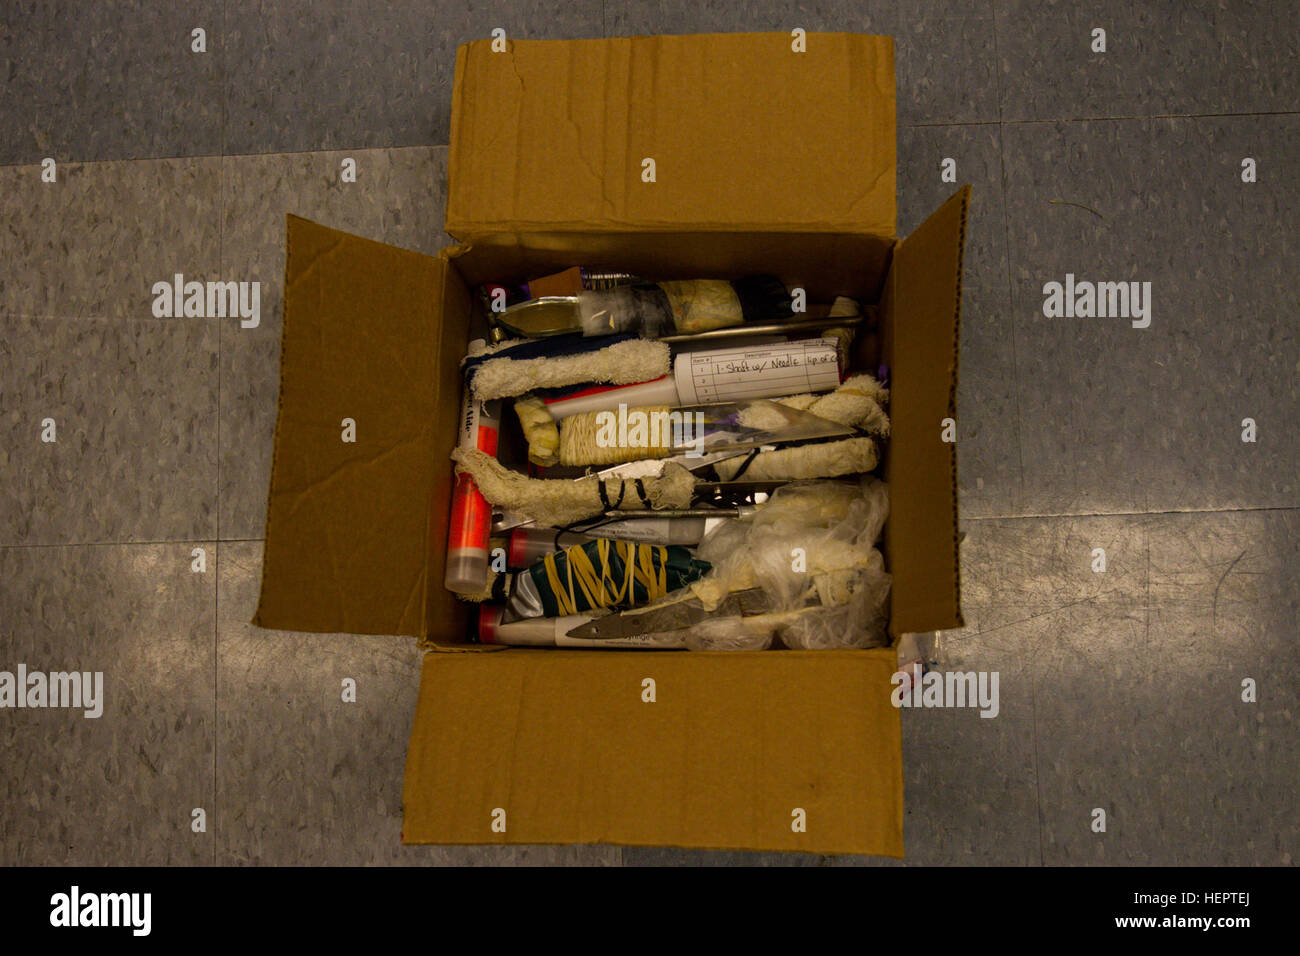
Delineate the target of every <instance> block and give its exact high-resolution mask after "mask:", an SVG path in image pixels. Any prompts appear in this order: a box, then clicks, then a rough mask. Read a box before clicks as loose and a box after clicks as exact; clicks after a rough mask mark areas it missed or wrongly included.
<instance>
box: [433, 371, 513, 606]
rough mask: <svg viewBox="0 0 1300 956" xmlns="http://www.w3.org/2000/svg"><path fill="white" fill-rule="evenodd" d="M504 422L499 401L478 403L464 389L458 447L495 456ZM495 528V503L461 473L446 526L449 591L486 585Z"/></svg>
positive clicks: (470, 590)
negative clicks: (493, 510)
mask: <svg viewBox="0 0 1300 956" xmlns="http://www.w3.org/2000/svg"><path fill="white" fill-rule="evenodd" d="M500 424H501V403H500V402H479V401H476V400H475V399H474V398H473V397H471V395H470V393H469V389H468V388H466V389H465V399H464V401H463V402H462V404H461V412H460V440H459V446H460V447H461V448H464V449H470V448H477V449H479V451H482V452H485V453H486V454H489V455H492V456H493V457H496V453H497V429H498V428H499V427H500ZM491 529H492V506H491V505H490V504H488V502H487V499H486V498H484V497H483V495H482V493H481V492H480V491H479V490H478V488H477V487H475V485H474V479H473V478H471V477H470V476H469V475H458V476H457V478H456V487H455V488H454V489H453V490H452V493H451V524H450V526H449V527H448V529H447V575H446V577H445V578H444V579H443V581H444V583H445V584H446V586H447V590H448V591H454V592H455V593H457V594H477V593H479V592H480V591H482V590H483V588H484V587H486V586H487V576H488V561H489V555H488V535H489V533H490V531H491Z"/></svg>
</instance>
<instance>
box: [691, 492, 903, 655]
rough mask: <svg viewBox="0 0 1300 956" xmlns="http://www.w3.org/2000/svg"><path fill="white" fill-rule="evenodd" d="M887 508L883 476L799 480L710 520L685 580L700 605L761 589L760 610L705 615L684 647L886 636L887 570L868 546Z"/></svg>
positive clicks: (869, 642)
mask: <svg viewBox="0 0 1300 956" xmlns="http://www.w3.org/2000/svg"><path fill="white" fill-rule="evenodd" d="M888 514H889V495H888V489H887V488H886V486H885V484H884V482H882V481H879V480H878V479H875V478H870V477H867V478H864V479H862V480H861V481H859V482H855V483H846V482H835V481H801V482H793V483H791V484H788V485H784V486H782V487H781V488H779V489H777V490H776V491H775V492H774V493H773V494H772V497H771V498H770V499H769V500H768V502H767V503H766V504H764V505H763V507H761V508H760V509H759V510H758V513H757V514H756V515H755V516H754V517H753V518H750V519H748V520H743V521H731V522H727V523H726V524H723V525H721V526H719V527H718V528H717V529H715V530H714V531H713V532H711V533H710V534H709V535H707V536H706V537H705V538H704V540H703V541H701V542H700V546H699V549H698V551H697V556H698V557H699V558H701V559H703V560H706V561H709V562H711V563H712V564H713V570H712V571H711V572H709V574H707V575H705V577H704V578H703V579H701V580H700V581H697V582H695V584H693V585H692V586H691V587H692V590H693V591H694V592H695V594H696V596H697V597H699V599H700V600H701V601H702V602H703V603H704V605H705V606H706V607H716V606H717V605H718V604H719V603H721V602H722V601H723V600H724V599H725V598H726V596H727V594H728V593H730V592H732V591H742V590H748V589H750V588H760V589H762V591H763V593H764V595H765V597H766V598H767V600H768V610H767V613H764V614H759V615H754V616H751V617H744V618H741V617H725V618H719V619H714V620H710V621H708V622H706V623H705V624H703V625H699V626H697V627H696V628H694V629H692V634H691V636H690V637H688V638H687V644H688V646H690V647H693V648H695V649H699V650H709V649H761V648H764V647H768V646H770V645H771V644H773V643H774V642H775V641H776V640H778V639H779V640H780V641H781V643H783V644H784V645H785V646H786V647H791V648H799V649H805V650H814V649H823V648H837V647H877V646H881V645H884V644H886V643H888V638H887V636H886V629H887V626H888V620H889V617H888V602H889V586H890V576H889V574H888V572H886V571H885V565H884V558H883V557H882V555H881V554H880V552H879V551H878V550H877V549H876V548H875V543H876V540H877V539H878V538H879V537H880V532H881V529H882V528H883V527H884V524H885V519H886V518H887V517H888Z"/></svg>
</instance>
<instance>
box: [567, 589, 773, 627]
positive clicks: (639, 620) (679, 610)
mask: <svg viewBox="0 0 1300 956" xmlns="http://www.w3.org/2000/svg"><path fill="white" fill-rule="evenodd" d="M766 609H767V599H766V598H765V597H764V596H763V591H762V589H760V588H750V589H749V590H748V591H736V592H735V593H733V594H728V595H727V597H726V599H725V600H724V601H723V602H722V603H721V604H719V605H718V607H717V608H716V609H714V610H712V611H709V610H706V609H705V608H704V606H703V605H701V604H700V602H699V601H697V600H695V599H691V600H689V601H682V602H680V603H678V604H670V605H669V606H668V607H664V608H658V609H657V610H653V611H640V612H636V611H622V612H620V613H618V614H609V615H607V616H605V617H598V618H596V619H595V620H591V621H588V622H587V623H586V624H582V625H580V626H578V627H575V628H574V629H573V630H571V631H569V633H568V636H569V637H574V638H579V639H583V640H592V639H600V640H605V639H608V638H614V637H636V636H638V635H640V634H661V633H663V632H665V631H682V630H687V629H689V628H691V627H694V626H695V625H696V624H700V623H701V622H703V621H707V620H708V619H709V618H713V617H735V616H737V615H740V616H746V617H747V616H749V615H753V614H762V613H763V612H764V611H765V610H766Z"/></svg>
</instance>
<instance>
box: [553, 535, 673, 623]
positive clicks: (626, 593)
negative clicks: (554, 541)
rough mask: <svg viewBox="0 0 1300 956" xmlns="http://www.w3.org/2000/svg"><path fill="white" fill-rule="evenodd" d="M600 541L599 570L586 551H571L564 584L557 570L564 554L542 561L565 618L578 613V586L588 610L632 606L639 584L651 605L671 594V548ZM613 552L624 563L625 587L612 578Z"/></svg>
mask: <svg viewBox="0 0 1300 956" xmlns="http://www.w3.org/2000/svg"><path fill="white" fill-rule="evenodd" d="M596 540H597V544H596V558H597V561H598V562H599V565H600V566H599V568H597V566H596V564H594V563H593V562H592V559H591V556H590V555H589V554H588V553H587V551H586V549H585V548H583V547H581V546H579V547H574V548H569V549H567V550H566V551H564V552H562V553H563V554H564V555H565V556H566V561H565V565H566V574H565V575H564V577H565V580H564V581H561V580H560V577H561V575H560V570H559V568H557V567H556V558H557V557H558V556H559V554H560V552H557V553H555V554H548V555H547V556H546V557H545V558H544V559H543V560H542V567H543V569H544V570H545V572H546V580H547V583H549V584H550V586H551V593H552V594H553V595H555V604H556V607H557V608H558V609H559V613H560V615H561V616H564V615H567V614H577V613H578V610H579V608H578V601H577V597H576V595H577V593H578V592H577V591H575V590H574V585H575V584H576V585H577V588H578V590H579V591H580V592H581V594H582V597H583V598H584V599H585V600H586V602H587V608H597V607H612V606H614V605H616V604H619V603H620V602H622V601H624V600H627V601H629V602H630V601H631V599H632V596H633V595H634V593H635V591H634V587H635V586H636V585H638V584H639V585H641V587H643V588H644V589H645V591H646V601H647V603H649V602H653V601H657V600H659V598H661V597H663V596H664V595H665V594H667V593H668V568H667V561H668V549H667V548H665V547H663V546H661V545H650V544H643V543H637V542H630V541H611V540H610V539H609V538H597V539H596ZM610 548H614V549H615V554H617V555H618V557H619V558H620V559H621V560H622V562H623V580H622V582H621V583H620V582H618V581H616V580H614V578H613V577H612V576H611V575H610V562H609V557H610V555H609V551H610ZM656 558H658V561H657V562H656V560H655V559H656Z"/></svg>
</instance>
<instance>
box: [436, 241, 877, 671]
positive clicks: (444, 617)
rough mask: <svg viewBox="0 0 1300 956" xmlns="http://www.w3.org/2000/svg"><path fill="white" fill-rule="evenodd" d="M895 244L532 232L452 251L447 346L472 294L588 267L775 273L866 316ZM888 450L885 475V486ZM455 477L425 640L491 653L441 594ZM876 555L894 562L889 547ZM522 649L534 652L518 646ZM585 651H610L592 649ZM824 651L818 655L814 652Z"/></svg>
mask: <svg viewBox="0 0 1300 956" xmlns="http://www.w3.org/2000/svg"><path fill="white" fill-rule="evenodd" d="M895 245H896V241H895V240H894V239H892V238H885V237H881V236H875V235H870V234H865V233H800V232H761V233H728V232H704V233H700V232H689V233H653V232H634V233H619V232H601V233H572V232H566V233H530V234H522V235H521V234H509V235H493V236H489V237H485V238H482V239H479V240H477V241H474V242H470V243H466V244H464V245H462V246H458V247H456V248H455V249H453V250H449V251H448V256H449V258H450V260H451V266H452V267H451V268H450V269H449V270H448V272H447V277H446V283H445V288H444V293H443V316H442V322H443V325H444V328H445V329H454V330H456V332H455V334H454V335H453V334H451V333H447V334H445V335H444V342H446V343H448V344H450V343H452V342H453V341H455V342H458V343H460V345H461V351H462V353H463V351H464V347H465V345H467V340H468V329H469V325H470V317H471V310H472V309H473V308H474V307H475V303H476V301H477V297H476V296H475V295H474V294H473V290H474V289H475V287H477V286H478V285H480V284H481V283H484V282H498V283H513V282H523V281H527V280H529V279H532V278H535V277H537V276H541V275H547V274H550V273H554V272H559V271H561V270H563V269H567V268H569V267H571V266H575V265H581V266H585V267H588V268H592V269H597V270H610V271H625V272H632V273H635V274H636V275H640V276H644V277H645V278H648V279H676V278H718V279H736V278H741V277H743V276H747V275H756V274H762V273H767V274H772V275H775V276H777V277H778V278H780V279H781V280H782V281H783V282H784V283H785V284H786V286H787V287H788V288H793V287H800V288H803V289H805V290H806V291H807V293H808V301H809V302H829V301H831V300H832V299H834V298H835V297H836V296H840V295H843V296H848V297H850V298H853V299H856V300H857V301H858V302H859V303H860V304H861V305H862V306H863V307H864V308H865V307H870V306H876V305H878V304H879V303H880V301H881V298H882V296H883V295H884V294H885V289H886V279H887V277H888V275H889V267H890V263H891V260H892V256H893V251H894V248H895ZM891 320H892V316H891V315H887V314H886V313H885V311H884V310H880V312H879V314H878V328H877V330H876V331H875V332H874V333H873V334H872V336H871V337H872V339H873V340H874V341H873V343H872V344H871V345H870V346H868V345H867V343H866V338H867V337H866V336H864V335H859V336H857V338H856V340H855V348H854V352H853V355H852V368H853V370H855V371H858V370H861V371H870V372H873V373H874V372H875V370H876V369H875V365H876V364H877V363H878V362H883V363H885V364H886V365H891V366H892V351H891V350H892V332H891V329H890V328H889V327H888V326H889V324H890V322H891ZM455 432H456V426H455V423H448V424H447V426H446V429H445V434H443V436H442V441H441V442H440V443H439V444H440V445H445V446H446V451H447V454H450V451H451V447H452V445H453V444H454V442H455V440H456V435H455ZM887 444H888V443H885V445H886V447H885V449H884V452H885V454H884V457H883V464H882V465H881V466H880V468H879V469H878V471H879V472H880V473H881V474H882V475H883V476H884V477H885V478H886V480H888V462H889V459H888V454H887ZM452 478H453V476H452V470H451V467H450V465H449V467H448V468H447V469H446V473H445V476H444V477H441V478H440V479H439V481H438V483H437V484H436V486H435V490H434V494H433V500H432V502H431V506H430V514H429V538H428V540H429V548H430V554H429V575H428V582H429V595H428V597H429V600H428V601H427V602H426V608H427V615H426V620H427V629H428V631H427V632H428V642H429V643H430V644H431V645H432V646H434V647H437V648H440V649H444V650H471V649H472V650H478V649H483V650H487V649H493V650H496V649H498V647H497V646H493V647H491V648H488V647H486V646H482V645H478V644H475V643H473V642H471V641H470V640H469V637H468V635H469V628H470V627H471V625H472V622H473V620H474V618H475V615H474V613H473V611H474V606H473V605H470V604H467V603H465V602H463V601H461V600H459V599H458V598H456V597H455V596H454V595H452V594H451V592H450V591H447V590H446V589H445V588H444V587H443V586H442V580H443V574H444V571H445V565H446V540H447V528H448V522H449V508H448V506H447V502H448V501H449V498H450V494H451V486H452ZM878 547H880V548H881V550H882V553H884V556H885V561H886V566H888V563H889V554H888V552H886V551H884V542H883V540H882V541H881V542H880V544H879V545H878ZM510 650H511V651H516V652H517V651H524V652H527V651H528V650H529V649H527V648H513V649H510ZM583 653H593V654H598V653H603V652H602V651H591V652H583ZM814 653H817V652H814Z"/></svg>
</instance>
